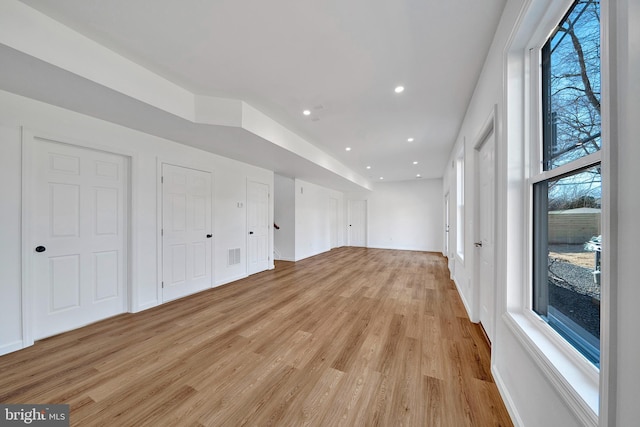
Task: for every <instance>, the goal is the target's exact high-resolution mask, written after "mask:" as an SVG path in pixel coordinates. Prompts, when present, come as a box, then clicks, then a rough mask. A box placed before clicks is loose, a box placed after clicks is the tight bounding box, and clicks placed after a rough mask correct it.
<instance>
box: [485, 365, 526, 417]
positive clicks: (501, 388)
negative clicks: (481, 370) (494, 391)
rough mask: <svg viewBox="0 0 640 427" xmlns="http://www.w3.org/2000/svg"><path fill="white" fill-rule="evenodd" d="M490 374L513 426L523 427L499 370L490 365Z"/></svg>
mask: <svg viewBox="0 0 640 427" xmlns="http://www.w3.org/2000/svg"><path fill="white" fill-rule="evenodd" d="M491 374H492V375H493V381H494V382H495V383H496V387H498V392H499V393H500V396H501V397H502V400H503V402H504V406H506V407H507V412H509V416H510V417H511V421H512V422H513V425H514V426H515V427H524V423H523V422H522V418H520V414H519V413H518V410H517V409H516V405H515V404H514V403H513V399H512V398H511V394H510V393H509V390H507V387H506V386H505V385H504V381H503V380H502V376H501V375H500V372H498V371H497V370H496V369H495V367H493V366H492V367H491Z"/></svg>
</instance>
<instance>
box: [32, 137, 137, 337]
mask: <svg viewBox="0 0 640 427" xmlns="http://www.w3.org/2000/svg"><path fill="white" fill-rule="evenodd" d="M20 130H21V152H22V173H21V181H22V195H21V196H22V201H21V209H22V218H21V227H22V230H21V231H22V344H23V348H25V347H29V346H31V345H33V343H34V341H35V340H34V335H33V328H34V323H33V322H34V320H33V316H34V314H33V289H34V284H33V280H32V273H31V272H32V271H33V270H32V269H33V262H32V261H33V252H32V251H31V247H32V242H33V239H32V238H33V234H32V232H31V225H32V224H33V223H34V217H33V215H34V214H35V212H34V209H33V203H32V201H33V200H32V198H33V195H34V194H35V193H34V191H35V178H34V165H33V157H34V155H35V151H34V141H35V140H36V139H40V140H43V141H49V142H53V143H57V144H63V145H68V146H73V147H77V148H79V149H88V150H94V151H102V152H105V153H109V154H114V155H117V156H120V157H122V158H123V159H124V168H125V171H124V173H125V183H124V190H125V191H126V193H127V194H126V197H125V198H124V204H125V206H124V236H123V238H124V254H123V259H124V265H123V268H124V270H125V274H124V283H123V286H124V292H123V305H122V313H125V312H131V311H132V308H133V304H132V301H131V299H132V295H134V290H133V288H134V286H133V283H132V277H133V265H135V264H134V263H133V259H132V257H133V249H134V242H133V238H132V235H133V233H132V223H133V214H134V212H135V213H136V214H137V210H134V208H133V206H132V203H131V201H132V200H133V199H132V197H133V179H132V176H133V164H134V162H136V164H137V155H136V153H135V152H133V151H129V150H121V149H117V148H115V149H114V147H111V146H107V145H103V144H96V143H93V142H91V141H90V140H84V139H83V140H78V139H75V138H74V137H70V136H65V135H54V134H51V133H50V132H45V131H39V130H35V129H32V128H29V129H27V128H25V127H21V128H20ZM135 244H136V245H137V240H136V242H135ZM82 326H85V325H78V326H77V327H78V328H80V327H82Z"/></svg>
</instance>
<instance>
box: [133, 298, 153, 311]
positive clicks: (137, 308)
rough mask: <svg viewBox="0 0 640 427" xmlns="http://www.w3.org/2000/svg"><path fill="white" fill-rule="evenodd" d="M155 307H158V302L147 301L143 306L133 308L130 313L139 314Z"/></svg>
mask: <svg viewBox="0 0 640 427" xmlns="http://www.w3.org/2000/svg"><path fill="white" fill-rule="evenodd" d="M157 305H158V300H157V299H154V300H151V301H147V302H145V303H144V304H140V305H138V306H137V307H133V308H132V309H131V313H139V312H141V311H145V310H148V309H150V308H153V307H155V306H157Z"/></svg>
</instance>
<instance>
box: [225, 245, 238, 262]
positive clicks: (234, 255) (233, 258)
mask: <svg viewBox="0 0 640 427" xmlns="http://www.w3.org/2000/svg"><path fill="white" fill-rule="evenodd" d="M237 264H240V248H233V249H229V256H228V259H227V265H237Z"/></svg>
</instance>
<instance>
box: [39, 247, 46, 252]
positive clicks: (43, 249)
mask: <svg viewBox="0 0 640 427" xmlns="http://www.w3.org/2000/svg"><path fill="white" fill-rule="evenodd" d="M46 250H47V248H45V247H44V246H37V247H36V252H44V251H46Z"/></svg>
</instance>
